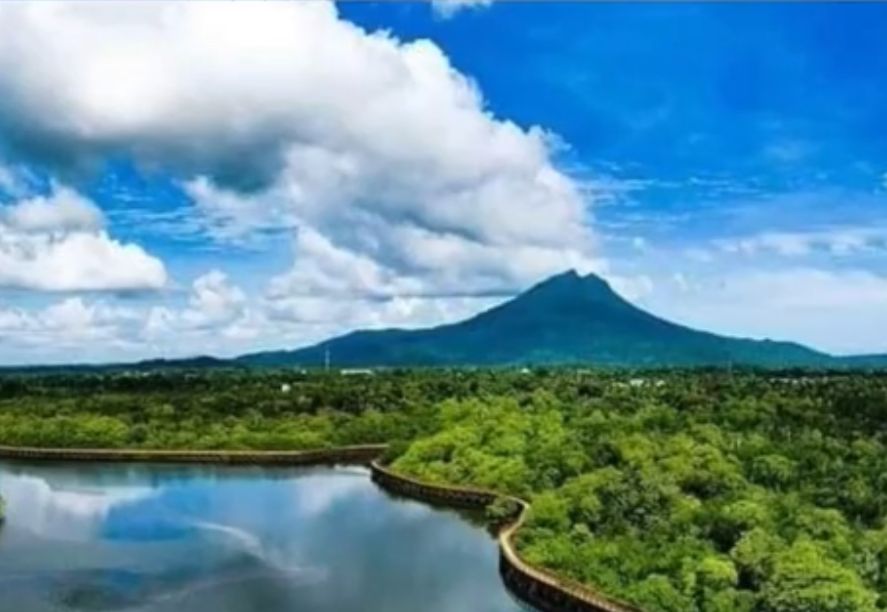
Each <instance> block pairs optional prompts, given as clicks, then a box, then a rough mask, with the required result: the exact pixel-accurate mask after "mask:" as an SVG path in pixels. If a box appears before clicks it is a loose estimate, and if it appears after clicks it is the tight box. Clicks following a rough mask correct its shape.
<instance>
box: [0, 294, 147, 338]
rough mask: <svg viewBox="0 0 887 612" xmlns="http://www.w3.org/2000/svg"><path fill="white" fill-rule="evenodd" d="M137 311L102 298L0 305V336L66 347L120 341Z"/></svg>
mask: <svg viewBox="0 0 887 612" xmlns="http://www.w3.org/2000/svg"><path fill="white" fill-rule="evenodd" d="M138 317H139V315H138V313H137V312H136V311H135V310H131V309H128V308H120V307H116V306H112V305H109V304H107V303H105V302H103V301H94V302H91V303H89V302H87V301H85V300H84V299H83V298H81V297H71V298H66V299H64V300H62V301H59V302H56V303H53V304H50V305H48V306H46V307H44V308H41V309H38V310H25V309H22V308H9V307H0V338H2V339H3V341H4V344H6V345H7V346H8V345H9V344H10V343H13V344H18V345H22V346H25V347H44V348H45V347H47V346H51V347H52V348H53V349H56V350H58V349H61V350H70V348H71V347H82V343H83V342H86V341H102V342H109V343H113V344H117V345H122V344H124V340H123V337H124V333H123V327H124V326H127V325H130V324H132V323H133V322H135V321H137V320H138Z"/></svg>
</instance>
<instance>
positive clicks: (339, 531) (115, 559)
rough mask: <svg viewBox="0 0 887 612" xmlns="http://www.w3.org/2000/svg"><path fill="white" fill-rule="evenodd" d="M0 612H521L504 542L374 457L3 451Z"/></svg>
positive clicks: (0, 472)
mask: <svg viewBox="0 0 887 612" xmlns="http://www.w3.org/2000/svg"><path fill="white" fill-rule="evenodd" d="M0 491H2V493H3V495H4V496H5V497H6V499H7V501H8V510H7V521H6V524H5V525H4V526H3V527H0V611H2V612H45V611H53V612H61V611H70V610H84V611H97V610H108V611H114V610H139V611H146V612H148V611H149V612H182V611H192V610H193V611H197V612H202V611H212V612H246V611H254V610H256V611H261V612H278V611H287V612H296V611H301V610H304V611H311V612H347V611H355V612H356V611H360V612H371V611H380V612H382V611H384V612H399V611H404V612H417V611H423V612H445V611H446V612H449V611H453V612H457V611H458V612H466V611H477V612H515V611H517V610H521V608H520V607H519V606H518V605H517V604H516V603H515V602H514V601H513V600H512V599H511V597H510V596H509V595H508V594H507V592H506V591H505V589H504V587H503V586H502V584H501V582H500V580H499V576H498V573H497V570H496V563H497V556H496V555H497V552H496V546H495V542H494V541H493V540H492V539H491V538H490V537H489V536H488V535H487V534H486V533H485V531H484V530H483V529H482V528H480V527H477V526H473V525H471V524H470V523H468V522H466V521H465V520H464V519H462V518H460V517H459V516H458V515H456V514H454V513H452V512H446V511H440V510H434V509H432V508H429V507H428V506H425V505H422V504H420V503H417V502H411V501H402V500H394V499H392V498H390V497H389V496H387V495H386V494H385V493H384V492H382V491H381V490H380V489H378V488H377V487H376V486H375V485H373V484H372V482H371V481H370V480H369V477H368V473H367V471H366V470H364V469H361V468H349V467H342V468H316V469H313V468H304V469H303V468H299V469H286V468H275V469H264V468H215V467H213V468H210V467H170V466H146V465H116V464H115V465H86V464H73V465H70V464H69V465H52V466H50V465H44V464H40V465H30V464H20V463H3V462H0Z"/></svg>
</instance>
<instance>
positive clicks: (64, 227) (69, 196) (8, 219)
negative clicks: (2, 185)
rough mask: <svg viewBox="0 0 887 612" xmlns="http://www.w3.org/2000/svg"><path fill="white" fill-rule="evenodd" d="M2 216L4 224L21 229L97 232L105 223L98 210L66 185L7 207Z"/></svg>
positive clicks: (31, 230)
mask: <svg viewBox="0 0 887 612" xmlns="http://www.w3.org/2000/svg"><path fill="white" fill-rule="evenodd" d="M3 219H4V221H5V223H6V225H8V226H10V227H11V228H13V229H16V230H21V231H24V232H71V231H96V230H99V229H101V228H102V226H103V225H104V219H103V217H102V212H101V210H99V209H98V208H97V207H96V206H95V204H93V203H92V202H90V201H89V200H87V199H86V198H84V197H82V196H81V195H80V194H78V193H77V192H75V191H72V190H71V189H68V188H67V187H59V188H57V189H55V191H54V192H53V193H52V194H50V195H48V196H35V197H31V198H27V199H24V200H21V201H19V202H17V203H16V204H15V205H13V206H9V207H6V208H5V209H4V210H3Z"/></svg>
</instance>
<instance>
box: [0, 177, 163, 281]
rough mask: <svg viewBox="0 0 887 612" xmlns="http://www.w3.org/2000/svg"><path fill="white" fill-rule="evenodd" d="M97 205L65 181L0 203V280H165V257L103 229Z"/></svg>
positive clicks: (102, 221)
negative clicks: (39, 192)
mask: <svg viewBox="0 0 887 612" xmlns="http://www.w3.org/2000/svg"><path fill="white" fill-rule="evenodd" d="M103 225H104V220H103V217H102V214H101V211H100V210H99V209H98V208H97V207H96V206H95V205H94V204H92V203H91V202H89V201H88V200H86V199H85V198H83V197H82V196H80V195H78V194H77V193H75V192H74V191H71V190H70V189H67V188H65V187H57V188H55V189H54V190H53V191H52V192H51V193H50V194H49V195H46V196H37V197H30V198H26V199H23V200H20V201H18V202H16V203H14V204H11V205H8V206H4V207H2V208H0V286H2V287H14V288H20V289H32V290H38V291H132V290H144V289H159V288H161V287H163V286H164V285H165V284H166V269H165V267H164V265H163V263H162V262H161V261H160V260H158V259H157V258H155V257H152V256H151V255H149V254H148V253H146V252H145V251H144V250H143V249H142V248H141V247H140V246H138V245H135V244H124V243H121V242H119V241H117V240H114V239H113V238H111V237H110V236H109V235H108V233H107V231H105V230H104V229H102V227H103Z"/></svg>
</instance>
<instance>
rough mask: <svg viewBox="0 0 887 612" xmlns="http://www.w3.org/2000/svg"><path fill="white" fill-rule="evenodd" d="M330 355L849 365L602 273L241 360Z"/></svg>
mask: <svg viewBox="0 0 887 612" xmlns="http://www.w3.org/2000/svg"><path fill="white" fill-rule="evenodd" d="M327 355H329V358H330V362H331V363H332V364H333V365H334V366H335V367H361V366H414V365H427V366H442V365H453V366H455V365H523V364H594V365H608V366H632V367H656V366H705V365H715V366H717V365H729V364H737V365H739V364H741V365H753V366H763V367H794V366H803V367H833V366H838V365H840V360H839V359H838V358H834V357H831V356H830V355H827V354H825V353H820V352H818V351H815V350H813V349H810V348H807V347H805V346H802V345H800V344H795V343H792V342H776V341H771V340H749V339H743V338H730V337H725V336H718V335H716V334H711V333H707V332H702V331H697V330H694V329H691V328H689V327H684V326H682V325H677V324H675V323H671V322H669V321H666V320H664V319H660V318H658V317H656V316H654V315H652V314H650V313H648V312H646V311H644V310H641V309H640V308H638V307H636V306H634V305H633V304H631V303H629V302H628V301H626V300H625V299H623V298H622V297H621V296H619V295H618V294H617V293H616V292H615V291H613V289H612V288H611V287H610V285H609V284H607V282H606V281H604V280H603V279H601V278H600V277H598V276H595V275H593V274H592V275H588V276H580V275H579V274H577V273H576V272H573V271H570V272H565V273H563V274H559V275H557V276H554V277H551V278H549V279H548V280H545V281H543V282H541V283H539V284H538V285H536V286H534V287H532V288H531V289H529V290H528V291H526V292H524V293H522V294H521V295H519V296H517V297H516V298H514V299H512V300H510V301H508V302H505V303H503V304H501V305H499V306H496V307H494V308H491V309H490V310H487V311H485V312H482V313H480V314H478V315H476V316H474V317H472V318H470V319H467V320H465V321H461V322H459V323H453V324H449V325H441V326H439V327H433V328H429V329H417V330H404V329H384V330H372V331H356V332H352V333H349V334H346V335H344V336H340V337H337V338H333V339H331V340H327V341H325V342H321V343H320V344H316V345H314V346H309V347H306V348H302V349H297V350H293V351H276V352H264V353H255V354H252V355H245V356H243V357H240V358H239V359H238V362H240V363H242V364H245V365H270V366H280V365H301V366H318V365H322V364H324V362H325V359H326V356H327ZM860 363H861V364H862V363H863V362H860ZM866 363H867V362H866Z"/></svg>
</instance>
